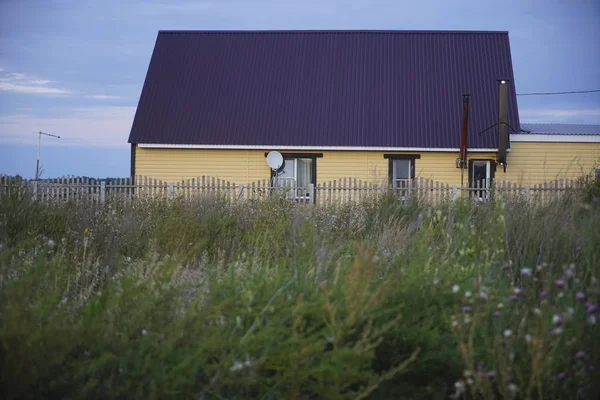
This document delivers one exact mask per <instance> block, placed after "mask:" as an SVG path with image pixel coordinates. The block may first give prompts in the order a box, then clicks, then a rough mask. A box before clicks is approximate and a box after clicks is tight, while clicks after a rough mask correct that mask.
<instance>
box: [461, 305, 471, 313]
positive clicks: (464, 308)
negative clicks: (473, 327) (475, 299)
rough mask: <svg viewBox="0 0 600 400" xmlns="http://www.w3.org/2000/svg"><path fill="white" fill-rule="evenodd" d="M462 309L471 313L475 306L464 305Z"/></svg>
mask: <svg viewBox="0 0 600 400" xmlns="http://www.w3.org/2000/svg"><path fill="white" fill-rule="evenodd" d="M462 311H463V312H464V313H465V314H468V313H470V312H471V311H473V307H471V306H464V307H463V308H462Z"/></svg>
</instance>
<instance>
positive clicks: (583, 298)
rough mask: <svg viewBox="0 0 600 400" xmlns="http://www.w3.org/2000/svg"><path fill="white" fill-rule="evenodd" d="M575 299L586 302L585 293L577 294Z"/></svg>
mask: <svg viewBox="0 0 600 400" xmlns="http://www.w3.org/2000/svg"><path fill="white" fill-rule="evenodd" d="M575 298H576V299H577V300H585V293H583V292H577V293H575Z"/></svg>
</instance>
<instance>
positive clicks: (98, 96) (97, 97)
mask: <svg viewBox="0 0 600 400" xmlns="http://www.w3.org/2000/svg"><path fill="white" fill-rule="evenodd" d="M85 97H86V98H88V99H94V100H116V99H122V97H121V96H110V95H106V94H94V95H90V96H85Z"/></svg>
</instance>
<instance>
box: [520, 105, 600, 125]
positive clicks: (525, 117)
mask: <svg viewBox="0 0 600 400" xmlns="http://www.w3.org/2000/svg"><path fill="white" fill-rule="evenodd" d="M519 117H520V119H521V122H557V123H559V122H565V123H566V122H570V123H580V124H598V123H600V108H588V109H565V108H526V109H522V110H519Z"/></svg>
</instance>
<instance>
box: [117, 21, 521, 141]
mask: <svg viewBox="0 0 600 400" xmlns="http://www.w3.org/2000/svg"><path fill="white" fill-rule="evenodd" d="M498 79H508V80H510V87H509V123H510V125H511V126H512V127H513V128H514V129H516V130H518V129H519V120H518V112H517V100H516V95H515V89H514V86H515V85H514V77H513V70H512V62H511V54H510V45H509V39H508V33H506V32H446V31H444V32H437V31H425V32H421V31H242V32H234V31H201V32H199V31H193V32H177V31H175V32H172V31H164V32H159V34H158V38H157V41H156V44H155V48H154V52H153V54H152V58H151V61H150V65H149V68H148V73H147V76H146V81H145V83H144V87H143V90H142V94H141V97H140V101H139V105H138V109H137V112H136V115H135V119H134V122H133V126H132V130H131V135H130V138H129V141H130V142H131V143H163V144H215V145H216V144H219V145H264V146H266V147H272V146H286V145H287V146H369V147H370V146H378V147H436V148H458V147H459V145H460V132H461V107H462V95H463V94H464V93H468V94H470V95H471V104H470V116H469V126H470V128H469V131H470V133H469V147H470V148H495V147H496V143H497V138H496V135H497V134H496V131H497V130H496V129H490V130H489V131H487V132H486V133H485V134H483V135H482V136H478V135H477V133H478V132H480V131H482V130H484V129H485V128H487V127H489V126H491V125H493V124H494V123H496V122H497V118H498V84H497V80H498Z"/></svg>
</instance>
